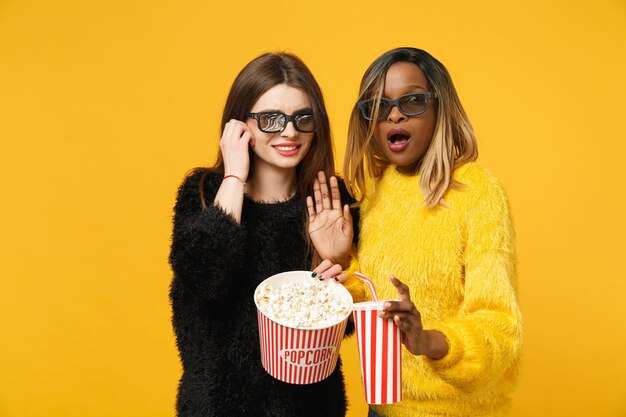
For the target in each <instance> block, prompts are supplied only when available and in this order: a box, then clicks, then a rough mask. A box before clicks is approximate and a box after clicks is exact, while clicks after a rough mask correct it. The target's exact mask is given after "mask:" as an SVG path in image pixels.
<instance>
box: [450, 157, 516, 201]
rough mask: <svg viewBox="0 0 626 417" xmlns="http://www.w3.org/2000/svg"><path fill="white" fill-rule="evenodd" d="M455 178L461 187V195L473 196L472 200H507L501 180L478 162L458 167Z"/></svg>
mask: <svg viewBox="0 0 626 417" xmlns="http://www.w3.org/2000/svg"><path fill="white" fill-rule="evenodd" d="M453 177H454V179H455V180H456V181H457V182H459V183H460V185H461V189H460V190H459V191H460V193H459V194H461V195H466V196H471V197H472V199H484V198H492V199H493V198H496V199H498V200H506V199H507V197H506V190H505V189H504V186H503V184H502V182H501V181H500V179H499V178H498V177H497V176H496V175H495V174H494V173H493V172H491V171H490V170H488V169H487V168H485V167H483V166H481V165H480V164H478V163H476V162H468V163H465V164H463V165H462V166H460V167H458V168H457V169H455V170H454V174H453Z"/></svg>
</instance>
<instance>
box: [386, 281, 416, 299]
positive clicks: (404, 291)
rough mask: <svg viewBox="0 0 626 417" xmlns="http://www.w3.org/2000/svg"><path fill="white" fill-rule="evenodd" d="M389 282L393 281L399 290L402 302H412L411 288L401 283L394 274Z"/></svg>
mask: <svg viewBox="0 0 626 417" xmlns="http://www.w3.org/2000/svg"><path fill="white" fill-rule="evenodd" d="M389 280H390V281H391V283H392V284H393V286H394V287H396V289H397V290H398V297H399V298H400V300H402V301H411V294H410V291H409V287H408V286H407V285H406V284H405V283H403V282H402V281H400V280H399V279H398V278H396V276H395V275H393V274H391V275H389Z"/></svg>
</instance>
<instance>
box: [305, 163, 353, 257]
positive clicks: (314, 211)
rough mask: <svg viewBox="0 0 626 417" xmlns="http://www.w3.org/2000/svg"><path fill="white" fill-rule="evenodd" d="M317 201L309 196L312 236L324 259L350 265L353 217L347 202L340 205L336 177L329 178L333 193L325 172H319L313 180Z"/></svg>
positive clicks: (310, 234)
mask: <svg viewBox="0 0 626 417" xmlns="http://www.w3.org/2000/svg"><path fill="white" fill-rule="evenodd" d="M313 194H314V197H315V201H314V200H313V198H311V197H310V196H309V197H307V208H308V211H309V236H310V237H311V241H312V242H313V245H314V246H315V249H316V250H317V253H319V255H320V256H321V258H322V259H329V260H331V261H332V262H334V263H338V264H341V265H342V266H344V267H347V266H348V264H349V262H350V249H351V248H352V237H353V235H354V230H353V228H352V216H350V210H349V208H348V205H347V204H346V205H345V206H343V207H342V206H341V196H340V194H339V185H338V183H337V178H335V177H331V178H330V192H329V189H328V183H327V182H326V175H325V174H324V173H323V172H320V173H319V174H318V177H317V179H316V180H315V181H314V182H313Z"/></svg>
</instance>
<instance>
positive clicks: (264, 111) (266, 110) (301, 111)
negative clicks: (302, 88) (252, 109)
mask: <svg viewBox="0 0 626 417" xmlns="http://www.w3.org/2000/svg"><path fill="white" fill-rule="evenodd" d="M256 113H282V114H286V113H285V112H284V111H282V110H278V109H264V110H259V111H257V112H256ZM302 113H313V109H312V108H310V107H304V108H302V109H298V110H296V111H294V112H293V113H292V114H302Z"/></svg>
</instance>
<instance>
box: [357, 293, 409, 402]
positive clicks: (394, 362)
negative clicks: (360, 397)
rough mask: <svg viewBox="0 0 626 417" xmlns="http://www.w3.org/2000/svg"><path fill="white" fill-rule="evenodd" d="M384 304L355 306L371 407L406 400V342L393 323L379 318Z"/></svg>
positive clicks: (363, 373)
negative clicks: (403, 348) (404, 385)
mask: <svg viewBox="0 0 626 417" xmlns="http://www.w3.org/2000/svg"><path fill="white" fill-rule="evenodd" d="M383 303H384V301H368V302H364V303H356V304H354V305H353V306H352V313H353V315H354V326H355V328H356V335H357V343H358V346H359V359H360V362H361V378H362V380H363V388H364V389H365V399H366V401H367V403H368V404H391V403H395V402H398V401H401V400H402V349H401V348H402V342H401V338H400V329H399V328H398V326H396V324H395V323H394V321H393V320H388V319H383V318H380V317H378V315H377V311H378V310H381V309H382V306H383Z"/></svg>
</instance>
